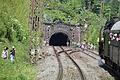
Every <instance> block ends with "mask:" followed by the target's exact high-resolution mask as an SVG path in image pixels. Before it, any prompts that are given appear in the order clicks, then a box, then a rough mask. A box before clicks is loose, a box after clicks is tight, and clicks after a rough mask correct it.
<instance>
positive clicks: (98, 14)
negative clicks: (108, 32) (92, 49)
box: [44, 0, 120, 45]
mask: <svg viewBox="0 0 120 80" xmlns="http://www.w3.org/2000/svg"><path fill="white" fill-rule="evenodd" d="M45 2H46V5H45V10H44V21H46V22H54V21H55V20H57V19H58V20H61V21H63V22H65V23H68V22H70V23H71V24H78V23H79V24H82V25H83V26H84V25H85V24H87V25H88V27H87V31H85V34H86V35H85V36H84V38H83V39H85V40H87V41H88V42H90V43H93V44H95V45H97V39H98V36H99V31H100V28H101V27H103V26H104V25H105V22H106V20H109V19H110V18H111V17H114V16H118V14H119V13H118V12H119V9H118V8H119V3H120V2H118V0H103V1H102V0H101V1H100V0H46V1H45ZM82 36H83V35H82Z"/></svg>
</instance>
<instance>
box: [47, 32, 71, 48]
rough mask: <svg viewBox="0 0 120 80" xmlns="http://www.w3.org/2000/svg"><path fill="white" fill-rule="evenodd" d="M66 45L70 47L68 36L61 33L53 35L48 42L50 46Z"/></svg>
mask: <svg viewBox="0 0 120 80" xmlns="http://www.w3.org/2000/svg"><path fill="white" fill-rule="evenodd" d="M67 44H68V45H70V40H69V38H68V35H66V34H65V33H62V32H59V33H55V34H53V35H52V36H51V38H50V40H49V45H50V46H67Z"/></svg>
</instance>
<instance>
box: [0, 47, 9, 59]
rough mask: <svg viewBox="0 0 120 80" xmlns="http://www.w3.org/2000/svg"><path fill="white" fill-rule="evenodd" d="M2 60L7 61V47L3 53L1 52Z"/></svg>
mask: <svg viewBox="0 0 120 80" xmlns="http://www.w3.org/2000/svg"><path fill="white" fill-rule="evenodd" d="M1 57H2V58H3V59H8V47H5V48H4V50H3V52H2V56H1Z"/></svg>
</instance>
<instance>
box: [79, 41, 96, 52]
mask: <svg viewBox="0 0 120 80" xmlns="http://www.w3.org/2000/svg"><path fill="white" fill-rule="evenodd" d="M80 47H81V48H82V49H90V50H92V49H96V47H95V45H94V44H92V43H88V42H86V41H83V42H82V43H81V46H80Z"/></svg>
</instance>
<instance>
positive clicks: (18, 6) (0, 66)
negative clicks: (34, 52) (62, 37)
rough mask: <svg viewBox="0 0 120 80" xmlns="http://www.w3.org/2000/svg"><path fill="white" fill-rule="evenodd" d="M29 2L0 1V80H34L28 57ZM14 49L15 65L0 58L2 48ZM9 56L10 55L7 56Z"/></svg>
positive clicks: (20, 0) (33, 72)
mask: <svg viewBox="0 0 120 80" xmlns="http://www.w3.org/2000/svg"><path fill="white" fill-rule="evenodd" d="M29 1H30V0H0V80H35V77H36V76H35V74H36V71H35V69H34V68H33V66H32V65H31V64H30V62H29V55H28V15H29ZM5 46H7V47H9V53H10V50H11V48H12V46H15V48H16V57H15V63H14V64H13V63H11V62H10V58H9V59H8V60H3V59H2V58H1V54H2V51H3V49H4V47H5ZM9 55H10V54H9Z"/></svg>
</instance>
